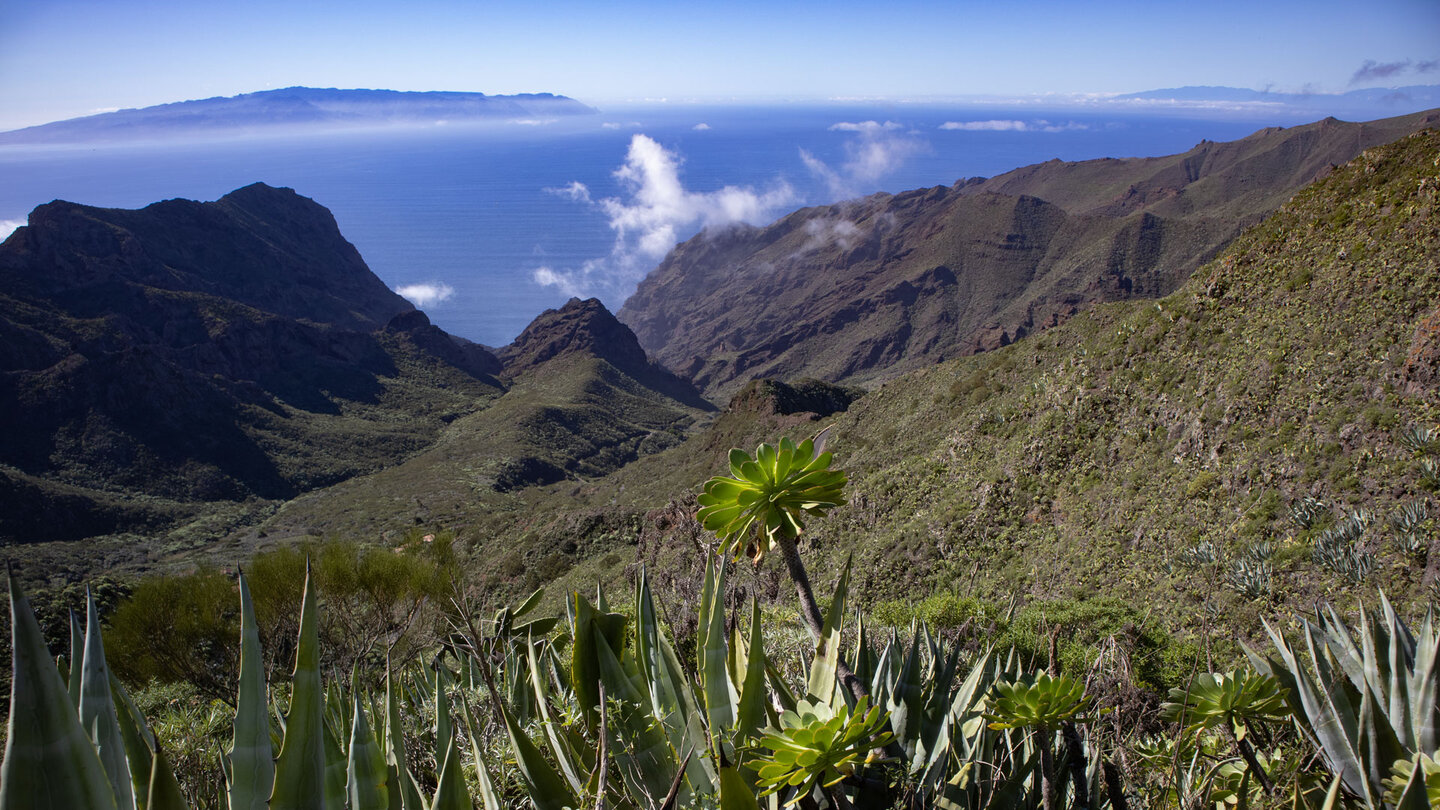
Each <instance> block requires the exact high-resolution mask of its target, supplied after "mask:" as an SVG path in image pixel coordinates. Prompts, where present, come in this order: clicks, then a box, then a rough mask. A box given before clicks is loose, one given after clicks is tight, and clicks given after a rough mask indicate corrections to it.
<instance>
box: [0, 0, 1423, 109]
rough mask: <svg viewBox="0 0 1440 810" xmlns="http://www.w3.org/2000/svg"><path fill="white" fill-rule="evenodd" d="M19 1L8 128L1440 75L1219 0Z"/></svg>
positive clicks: (1305, 10)
mask: <svg viewBox="0 0 1440 810" xmlns="http://www.w3.org/2000/svg"><path fill="white" fill-rule="evenodd" d="M12 5H13V7H12V8H9V9H7V12H6V20H5V25H4V26H3V27H0V77H4V78H5V79H6V81H4V82H0V88H3V89H0V130H3V129H15V128H19V127H24V126H32V125H36V124H42V123H46V122H49V121H55V120H60V119H64V118H73V117H76V116H80V115H86V114H91V113H96V112H103V111H107V110H111V109H116V108H124V107H143V106H149V105H153V104H161V103H166V102H171V101H177V100H182V99H198V98H209V97H214V96H228V95H235V94H238V93H245V92H253V91H256V90H264V89H273V88H281V87H289V86H293V85H304V86H309V87H340V88H354V87H368V88H386V89H392V90H470V91H480V92H485V93H523V92H533V91H542V90H553V91H555V92H563V93H566V94H567V95H570V96H572V97H574V98H577V99H579V100H581V101H584V102H587V103H591V104H603V103H607V102H616V101H624V100H629V101H655V100H659V99H666V100H669V101H671V102H681V101H688V100H695V99H703V100H709V101H718V100H742V101H754V100H758V99H792V100H793V99H825V98H877V97H883V98H888V99H894V100H896V101H903V100H904V99H906V98H911V97H916V96H926V97H935V96H947V97H948V96H956V95H971V94H985V95H990V94H998V95H1002V96H1015V95H1024V96H1029V95H1036V94H1097V93H1098V94H1107V93H1126V92H1134V91H1138V90H1145V89H1148V88H1151V87H1179V86H1184V85H1198V84H1206V85H1226V86H1232V87H1250V88H1257V89H1274V90H1281V91H1285V92H1292V93H1293V92H1310V93H1335V92H1343V91H1346V90H1352V89H1356V88H1362V87H1375V86H1399V85H1407V84H1431V83H1434V82H1435V80H1436V78H1437V77H1440V72H1437V68H1440V46H1437V43H1440V5H1436V4H1435V3H1434V2H1431V0H1382V2H1378V3H1372V4H1369V5H1367V6H1365V7H1364V8H1363V9H1361V8H1359V7H1357V6H1355V5H1354V4H1353V3H1348V2H1344V1H1343V0H1317V2H1304V3H1302V2H1297V0H1281V2H1274V3H1262V4H1254V3H1246V2H1240V0H1218V2H1214V3H1211V4H1209V5H1207V7H1206V12H1205V13H1204V14H1201V15H1197V14H1194V13H1192V12H1191V10H1190V9H1189V8H1188V7H1184V6H1178V5H1175V6H1171V5H1166V4H1148V3H1145V4H1142V3H1134V2H1106V3H1098V4H1097V3H1083V4H1082V3H1067V2H1061V0H1038V1H1037V2H1033V3H1026V4H1024V5H1023V6H1022V5H1011V4H995V5H993V6H987V5H985V4H968V3H966V4H962V3H954V4H939V3H925V2H915V1H914V0H905V1H904V2H897V3H886V4H873V3H859V2H854V0H842V1H841V2H830V3H823V4H821V3H815V2H800V3H763V2H753V0H743V1H742V2H736V3H726V4H723V5H714V6H694V5H689V4H685V5H679V6H676V5H672V4H663V3H656V2H653V0H622V2H616V3H603V4H602V3H575V2H567V3H563V4H544V5H543V6H530V5H526V4H521V3H509V2H504V3H487V4H474V5H462V4H457V3H451V2H440V1H439V0H420V2H415V3H406V4H403V5H402V4H393V3H369V2H365V3H358V4H357V3H346V4H343V5H342V4H338V3H333V2H327V3H303V4H297V3H288V2H280V1H279V0H257V2H254V3H246V4H211V3H199V4H197V3H186V2H178V0H118V2H113V3H93V2H85V0H55V1H54V2H48V3H21V4H12ZM557 5H564V6H567V7H566V8H557ZM59 54H63V57H58V56H57V55H59Z"/></svg>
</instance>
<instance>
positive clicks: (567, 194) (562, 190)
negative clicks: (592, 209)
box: [544, 180, 590, 203]
mask: <svg viewBox="0 0 1440 810" xmlns="http://www.w3.org/2000/svg"><path fill="white" fill-rule="evenodd" d="M544 191H545V193H546V194H554V195H555V196H556V197H564V198H565V199H567V200H570V201H571V202H584V203H588V202H590V187H589V186H587V185H585V184H584V183H582V182H580V181H579V180H574V181H571V183H570V185H568V186H561V187H559V188H553V187H552V188H546V189H544Z"/></svg>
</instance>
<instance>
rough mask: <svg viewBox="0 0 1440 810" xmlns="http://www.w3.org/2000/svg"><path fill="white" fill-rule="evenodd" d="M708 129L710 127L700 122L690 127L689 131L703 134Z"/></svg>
mask: <svg viewBox="0 0 1440 810" xmlns="http://www.w3.org/2000/svg"><path fill="white" fill-rule="evenodd" d="M709 128H710V125H709V124H707V123H705V122H704V121H701V122H700V123H698V124H696V125H695V126H693V127H691V129H693V130H695V131H696V132H704V131H705V130H707V129H709Z"/></svg>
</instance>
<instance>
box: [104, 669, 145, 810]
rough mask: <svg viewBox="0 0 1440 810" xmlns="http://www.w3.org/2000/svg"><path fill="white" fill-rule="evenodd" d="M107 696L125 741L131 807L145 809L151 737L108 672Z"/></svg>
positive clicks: (133, 703)
mask: <svg viewBox="0 0 1440 810" xmlns="http://www.w3.org/2000/svg"><path fill="white" fill-rule="evenodd" d="M110 693H111V694H112V695H114V696H115V717H116V719H117V720H119V721H120V736H121V738H122V739H123V740H124V741H125V759H126V760H127V761H128V762H129V764H130V786H131V787H132V788H133V789H134V791H135V806H136V807H137V808H138V809H139V810H146V808H147V802H148V801H149V795H150V776H151V772H152V771H153V770H154V759H155V756H154V752H155V749H156V745H155V735H154V734H153V733H151V731H150V727H149V726H148V725H147V724H146V723H145V718H144V716H142V715H141V714H140V709H139V707H137V706H136V705H135V701H134V700H131V698H130V694H129V693H128V692H126V691H125V687H124V685H123V684H121V683H120V679H119V678H116V677H115V675H114V674H113V673H112V674H111V675H110Z"/></svg>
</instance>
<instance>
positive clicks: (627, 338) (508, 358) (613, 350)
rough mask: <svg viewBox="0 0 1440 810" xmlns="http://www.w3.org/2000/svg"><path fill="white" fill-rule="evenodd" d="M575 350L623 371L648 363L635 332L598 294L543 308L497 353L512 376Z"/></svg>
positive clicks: (647, 364)
mask: <svg viewBox="0 0 1440 810" xmlns="http://www.w3.org/2000/svg"><path fill="white" fill-rule="evenodd" d="M576 353H581V354H588V355H592V356H594V357H598V358H600V359H602V360H606V361H608V362H609V363H610V364H611V365H613V366H615V367H616V368H618V369H620V370H622V371H626V372H635V371H638V370H642V369H646V368H648V367H649V365H650V361H649V358H647V357H646V356H645V350H644V349H642V348H640V341H638V340H637V339H636V338H635V333H634V332H632V331H630V327H628V326H626V325H625V324H623V323H620V321H618V320H616V318H615V316H614V315H612V314H611V313H610V310H608V309H606V308H605V305H604V304H602V303H600V300H599V299H598V298H587V299H585V300H583V301H582V300H581V299H579V298H571V299H570V300H569V301H567V302H566V303H565V305H564V306H562V307H560V308H559V309H547V310H545V311H544V312H542V313H540V315H539V317H537V318H536V319H535V320H534V321H532V322H531V323H530V325H529V326H527V327H525V331H523V332H521V333H520V336H519V337H517V338H515V342H513V343H511V344H510V345H509V346H506V347H505V348H503V349H501V350H500V352H499V355H500V359H501V361H502V362H503V363H504V364H505V375H506V376H507V377H514V376H518V375H519V374H521V373H523V372H525V371H528V370H530V369H532V368H535V367H536V366H539V365H541V364H543V363H545V362H547V361H549V360H551V359H554V358H556V357H559V356H561V355H566V354H576Z"/></svg>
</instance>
